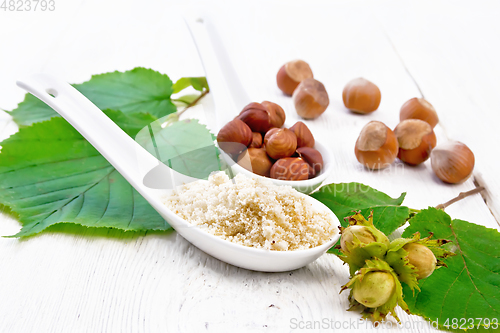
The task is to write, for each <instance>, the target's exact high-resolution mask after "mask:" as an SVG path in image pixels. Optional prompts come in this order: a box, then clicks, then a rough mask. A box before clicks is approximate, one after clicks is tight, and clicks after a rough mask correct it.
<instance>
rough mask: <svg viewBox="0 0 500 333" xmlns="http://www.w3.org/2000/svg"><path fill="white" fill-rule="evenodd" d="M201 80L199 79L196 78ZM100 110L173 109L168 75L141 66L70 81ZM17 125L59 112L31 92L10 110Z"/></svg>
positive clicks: (162, 112)
mask: <svg viewBox="0 0 500 333" xmlns="http://www.w3.org/2000/svg"><path fill="white" fill-rule="evenodd" d="M200 82H201V80H200ZM73 86H74V87H75V88H76V89H77V90H78V91H80V92H81V93H82V94H83V95H85V96H86V97H87V98H88V99H90V100H91V101H92V102H93V103H94V104H95V105H97V106H98V107H99V108H100V109H101V110H105V109H113V110H120V111H122V112H123V113H125V114H136V113H142V114H150V115H152V116H154V117H156V118H160V117H163V116H165V115H168V114H170V113H173V112H176V111H177V109H176V107H175V105H174V104H173V103H172V101H171V100H170V96H171V95H172V93H173V91H174V90H173V87H172V81H171V80H170V78H169V77H168V76H167V75H165V74H161V73H159V72H156V71H154V70H152V69H146V68H142V67H138V68H134V69H132V70H130V71H126V72H112V73H105V74H99V75H94V76H92V78H91V79H90V80H89V81H87V82H84V83H81V84H75V85H73ZM11 115H12V117H13V118H14V121H15V122H16V123H17V124H18V125H19V126H29V125H31V124H33V123H36V122H41V121H45V120H48V119H50V118H52V117H59V115H58V114H57V113H56V112H55V111H54V110H52V109H51V108H50V107H49V106H47V105H46V104H45V103H43V102H42V101H40V100H39V99H38V98H36V97H34V96H33V95H30V94H26V97H25V99H24V101H23V102H21V103H20V104H19V105H18V107H17V108H16V109H14V110H13V111H11Z"/></svg>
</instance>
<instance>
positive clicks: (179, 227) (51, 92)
mask: <svg viewBox="0 0 500 333" xmlns="http://www.w3.org/2000/svg"><path fill="white" fill-rule="evenodd" d="M17 84H18V85H19V86H20V87H22V88H24V89H26V90H27V91H28V92H30V93H32V94H33V95H35V96H36V97H38V98H39V99H40V100H42V101H43V102H45V103H46V104H47V105H49V106H50V107H52V108H53V109H54V110H55V111H57V112H58V113H59V114H60V115H61V116H63V117H64V119H66V120H67V121H68V122H69V123H70V124H71V125H73V127H75V128H76V130H78V132H80V133H81V134H82V135H83V136H84V137H85V138H86V139H87V140H88V141H89V142H90V143H91V144H92V145H93V146H94V147H95V148H96V149H97V150H98V151H99V152H100V153H101V154H102V155H103V156H104V157H105V158H106V159H107V160H108V161H109V162H110V163H111V164H112V165H113V166H114V167H115V168H116V169H117V170H118V171H119V172H120V173H121V174H122V175H123V177H125V179H127V181H128V182H129V183H130V184H131V185H132V186H133V187H134V188H135V189H136V190H137V191H138V192H139V193H140V194H141V195H142V196H143V197H144V198H145V199H146V200H147V201H148V202H149V203H150V204H151V206H153V208H154V209H156V211H157V212H158V213H160V215H161V216H162V217H163V218H164V219H165V220H166V221H168V223H170V225H171V226H172V227H173V228H174V229H175V230H176V231H177V232H178V233H179V234H181V235H182V236H183V237H184V238H185V239H187V240H188V241H189V242H191V243H192V244H193V245H195V246H196V247H198V248H199V249H201V250H203V251H205V252H206V253H208V254H210V255H212V256H213V257H215V258H218V259H220V260H222V261H225V262H227V263H229V264H232V265H235V266H238V267H242V268H246V269H251V270H256V271H264V272H281V271H288V270H293V269H297V268H300V267H302V266H304V265H307V264H308V263H310V262H312V261H314V260H316V259H317V258H318V257H319V256H321V255H322V254H323V253H325V252H326V251H327V250H328V249H329V248H330V247H331V246H333V245H334V244H335V242H336V241H337V239H338V238H339V235H338V233H337V234H336V235H334V236H333V237H332V239H331V241H329V242H328V243H325V244H323V245H321V246H318V247H315V248H312V249H307V250H300V251H282V252H278V251H268V250H262V249H256V248H251V247H246V246H242V245H238V244H235V243H231V242H229V241H226V240H223V239H221V238H218V237H216V236H213V235H211V234H209V233H207V232H205V231H203V230H202V229H200V228H198V227H196V226H193V225H191V224H189V223H188V222H187V221H185V220H183V219H182V218H180V217H179V216H177V215H175V214H174V213H173V212H172V211H171V210H169V209H168V208H167V207H166V206H165V205H164V204H163V203H162V202H161V197H162V196H164V195H165V194H166V193H167V192H168V190H159V189H157V188H161V187H162V186H152V187H154V188H151V186H147V185H148V184H147V182H146V184H145V179H146V175H148V178H149V182H150V184H151V183H154V182H155V181H154V180H155V179H156V181H157V182H158V183H160V184H163V188H167V189H168V188H170V189H172V188H174V187H175V186H176V185H180V184H182V183H188V182H191V181H194V180H197V179H194V178H191V177H187V176H184V175H182V174H179V173H177V172H175V171H174V170H172V169H170V168H168V167H167V166H165V165H164V164H163V163H161V162H160V161H158V160H157V159H156V158H155V157H154V156H152V155H151V154H150V153H149V152H147V151H146V150H145V149H144V148H142V147H141V146H140V145H139V144H138V143H137V142H135V141H134V140H133V139H132V138H130V137H129V136H128V135H127V134H126V133H125V132H123V131H122V130H121V129H120V128H119V127H118V126H117V125H116V124H115V123H114V122H113V121H111V120H110V119H109V118H108V117H107V116H106V115H105V114H104V113H103V112H102V111H101V110H99V108H97V106H95V105H94V104H92V102H90V101H89V100H88V99H87V98H86V97H85V96H83V95H82V94H81V93H80V92H79V91H78V90H76V89H75V88H73V87H72V86H71V85H69V84H68V83H65V82H63V81H60V80H58V79H56V78H54V77H52V76H50V75H46V74H38V75H34V76H31V77H28V78H27V79H25V80H22V81H18V82H17ZM151 170H154V171H155V172H154V175H152V174H151V173H150V171H151ZM304 197H305V198H307V200H308V201H309V202H311V203H312V204H313V205H314V206H315V207H317V208H318V209H322V210H325V211H328V212H330V211H329V210H328V208H327V207H326V206H325V205H323V204H322V203H320V202H319V201H317V200H315V199H313V198H311V197H309V196H306V195H304ZM330 214H331V216H332V219H333V220H334V221H335V223H337V225H338V219H337V218H336V216H335V215H334V214H333V213H331V212H330Z"/></svg>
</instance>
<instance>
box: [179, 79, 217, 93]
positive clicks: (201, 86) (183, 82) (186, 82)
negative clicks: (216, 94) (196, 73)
mask: <svg viewBox="0 0 500 333" xmlns="http://www.w3.org/2000/svg"><path fill="white" fill-rule="evenodd" d="M187 87H193V88H194V89H195V90H198V91H203V90H208V82H207V78H206V77H203V76H202V77H182V78H180V79H179V80H177V81H176V82H175V83H174V85H173V90H174V91H173V94H177V93H179V92H181V91H182V90H184V89H186V88H187Z"/></svg>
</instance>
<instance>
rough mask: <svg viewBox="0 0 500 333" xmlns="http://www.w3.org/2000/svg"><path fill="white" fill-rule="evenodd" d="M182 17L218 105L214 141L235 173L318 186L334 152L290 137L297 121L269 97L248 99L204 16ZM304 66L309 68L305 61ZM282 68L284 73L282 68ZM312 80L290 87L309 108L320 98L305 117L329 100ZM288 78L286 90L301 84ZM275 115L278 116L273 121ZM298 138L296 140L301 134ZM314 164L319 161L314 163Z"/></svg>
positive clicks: (305, 188)
mask: <svg viewBox="0 0 500 333" xmlns="http://www.w3.org/2000/svg"><path fill="white" fill-rule="evenodd" d="M186 23H187V25H188V27H189V29H190V31H191V34H192V36H193V40H194V42H195V44H196V47H197V48H198V53H199V55H200V58H201V60H202V63H203V67H204V69H205V73H206V76H207V80H208V83H209V85H210V91H211V95H212V98H213V100H214V103H215V109H216V110H217V112H216V117H215V118H216V123H217V126H216V127H217V128H216V129H217V132H218V136H217V141H218V143H219V145H220V147H221V148H222V150H223V153H222V155H223V157H224V159H225V160H226V161H227V163H228V164H229V165H230V166H231V169H232V170H233V171H234V172H235V173H243V174H245V175H246V176H249V177H254V178H266V179H270V180H271V181H272V182H273V183H274V184H277V185H288V186H292V187H293V188H295V189H296V190H298V191H299V192H303V193H310V192H312V191H313V190H314V189H316V188H317V187H319V186H320V185H321V184H322V182H323V181H324V180H325V179H326V178H327V177H328V175H329V174H331V172H332V169H333V156H332V155H331V153H330V150H329V149H328V147H327V146H326V145H325V144H322V143H321V142H318V140H314V139H313V140H312V144H311V145H303V146H301V142H295V140H296V139H295V138H294V137H295V136H296V135H297V133H298V131H299V129H298V128H297V127H298V126H297V124H299V123H297V124H287V123H286V122H285V123H283V122H284V121H285V113H284V111H283V110H282V109H281V107H280V106H278V105H277V104H275V103H272V102H268V101H264V102H262V103H251V102H252V100H251V99H250V98H249V97H248V95H247V93H246V91H245V89H244V87H243V86H242V84H241V82H240V80H239V78H238V75H237V73H236V72H235V70H234V68H233V66H232V64H231V60H230V59H229V57H228V55H227V53H226V51H225V49H224V46H223V43H222V41H221V40H220V38H219V36H218V34H217V31H216V29H215V28H214V27H213V25H212V24H211V22H210V20H209V19H207V18H203V19H200V18H198V17H197V16H195V17H192V18H186ZM291 63H293V64H295V65H294V66H292V67H301V65H300V64H302V63H303V62H300V61H295V62H291ZM305 66H307V68H308V65H307V64H306V65H305ZM283 68H285V67H283ZM281 72H283V73H285V69H283V70H282V71H281ZM283 75H285V74H283ZM311 75H312V73H311ZM285 76H286V75H285ZM299 76H300V75H299ZM307 76H308V75H306V76H304V77H307ZM311 80H312V81H311V82H309V81H308V82H309V83H307V82H306V83H307V84H306V83H304V82H302V83H304V84H302V83H301V84H302V85H303V86H304V88H303V89H299V88H297V89H295V90H296V91H297V90H300V91H301V92H302V94H301V97H300V98H299V100H300V101H301V103H302V102H304V103H306V104H307V105H308V106H309V107H308V108H307V109H308V110H311V107H310V106H311V105H315V104H317V103H316V100H318V101H320V102H321V103H322V105H318V107H319V108H321V110H320V111H317V112H316V111H315V115H314V116H312V115H309V114H305V113H304V114H300V113H299V114H300V115H301V116H302V117H304V118H306V119H309V118H311V119H312V118H314V117H316V116H318V115H319V114H320V113H322V112H323V111H324V110H325V109H326V106H327V105H328V96H327V94H326V91H324V90H325V89H324V86H323V85H322V84H321V83H316V81H315V80H313V79H312V78H311ZM285 81H286V80H285ZM313 81H314V82H313ZM287 84H288V86H289V87H288V88H289V89H290V91H289V92H290V94H291V91H292V90H293V89H294V88H295V87H296V86H297V85H299V86H300V84H299V82H291V81H290V82H288V83H287ZM317 85H320V86H321V89H319V88H317V87H316V86H317ZM292 86H293V88H292ZM310 95H311V96H312V95H314V96H315V97H314V98H313V97H311V96H310ZM316 95H318V96H316ZM325 99H326V100H325ZM298 104H300V103H298ZM296 105H297V103H296ZM266 109H267V110H266ZM272 109H275V110H276V111H275V110H272ZM299 110H300V108H299V109H297V112H299ZM240 111H241V113H240ZM267 111H269V118H270V120H267V119H264V118H267V117H268V113H267ZM277 111H279V112H277ZM238 113H239V114H238ZM235 117H236V118H235ZM274 118H276V120H277V122H275V121H274ZM247 125H248V126H247ZM280 127H285V128H280ZM278 128H279V129H278ZM292 129H295V130H292ZM308 131H309V130H308ZM271 132H272V133H271ZM292 132H293V133H292ZM252 133H253V134H256V135H257V136H259V134H258V133H260V139H259V140H261V141H262V142H261V145H262V146H265V147H266V148H265V151H264V149H263V148H262V147H261V145H259V147H258V148H255V147H253V146H252V145H253V143H252V141H253V139H252ZM272 134H274V136H272ZM297 139H299V141H300V138H297ZM271 142H272V143H271ZM247 147H248V148H249V150H248V151H247V150H246V148H247ZM302 147H308V148H312V149H307V148H302ZM224 151H225V153H224ZM245 152H246V154H247V156H246V157H238V155H239V154H240V153H245ZM310 152H312V154H310ZM266 153H267V154H266ZM318 153H319V156H321V161H316V160H315V157H316V156H317V155H318ZM292 155H293V156H292ZM240 158H246V159H247V160H248V159H249V160H250V161H248V162H245V161H243V163H240V164H241V165H240V164H238V163H235V161H236V160H240ZM245 165H247V166H245ZM318 165H321V167H320V168H315V167H313V166H318ZM271 170H272V171H271ZM278 172H279V175H278V176H277V174H278ZM268 177H271V178H268Z"/></svg>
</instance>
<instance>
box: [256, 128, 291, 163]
mask: <svg viewBox="0 0 500 333" xmlns="http://www.w3.org/2000/svg"><path fill="white" fill-rule="evenodd" d="M264 145H265V147H266V151H267V154H268V155H269V156H270V157H271V158H274V159H275V160H277V159H280V158H283V157H288V156H292V155H293V153H295V150H296V149H297V137H296V136H295V134H294V133H293V132H292V131H290V130H289V129H287V128H271V129H270V130H269V131H268V132H267V133H266V135H265V136H264Z"/></svg>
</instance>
